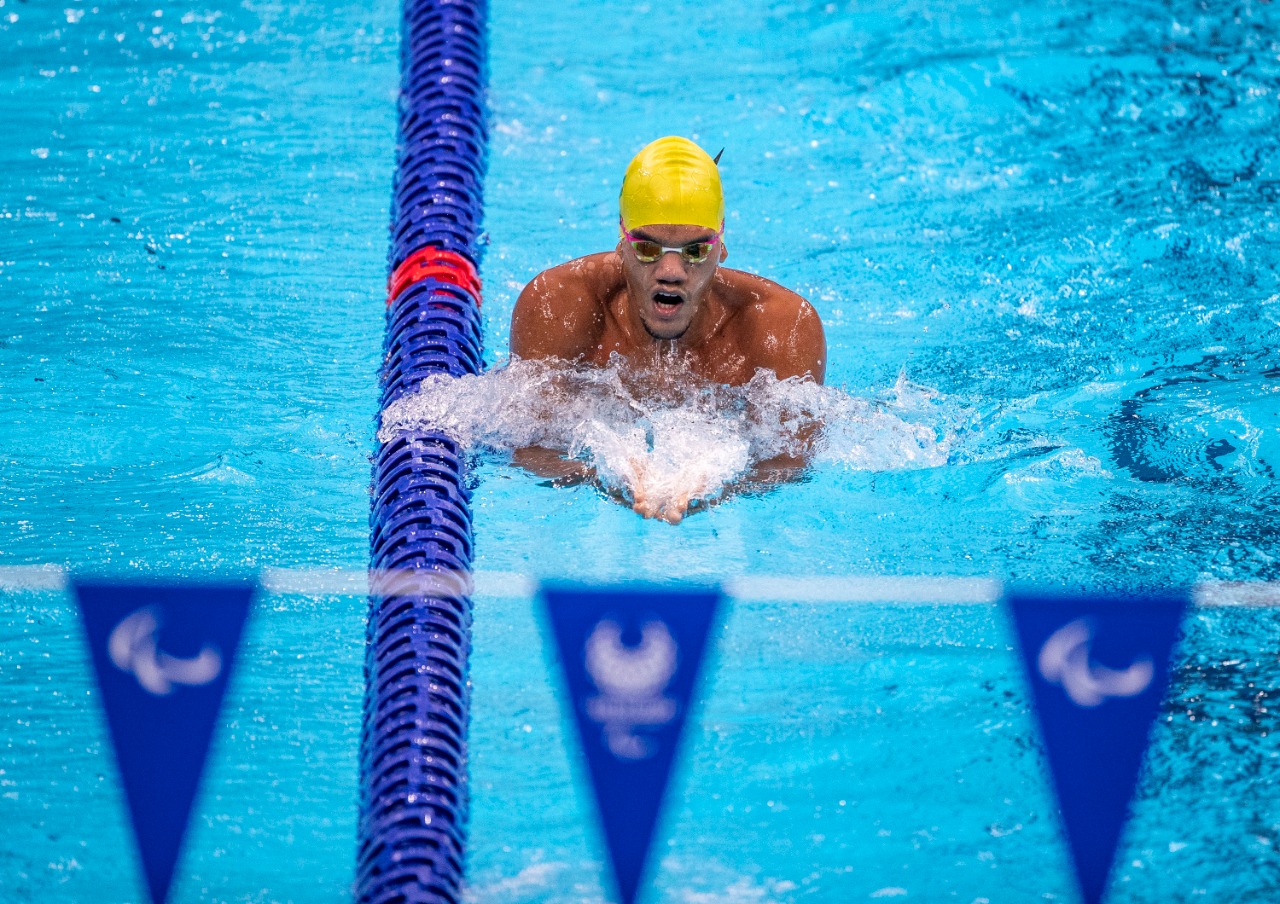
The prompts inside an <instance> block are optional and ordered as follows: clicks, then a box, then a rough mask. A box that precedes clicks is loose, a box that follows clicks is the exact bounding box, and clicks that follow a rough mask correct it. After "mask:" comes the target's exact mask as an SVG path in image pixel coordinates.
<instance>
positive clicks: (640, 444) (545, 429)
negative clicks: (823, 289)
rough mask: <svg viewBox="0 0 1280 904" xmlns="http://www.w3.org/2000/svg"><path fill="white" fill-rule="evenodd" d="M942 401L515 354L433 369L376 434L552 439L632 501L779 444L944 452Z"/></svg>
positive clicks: (880, 453)
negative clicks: (463, 368) (482, 368)
mask: <svg viewBox="0 0 1280 904" xmlns="http://www.w3.org/2000/svg"><path fill="white" fill-rule="evenodd" d="M934 407H936V406H935V402H934V398H933V396H932V394H930V393H928V392H927V391H923V390H920V389H919V388H917V387H914V386H912V385H910V384H909V383H907V382H906V381H905V379H904V380H900V381H899V384H898V385H897V386H896V387H894V390H893V392H892V393H890V394H889V397H888V398H884V399H865V398H858V397H855V396H852V395H849V394H848V393H846V392H843V391H841V390H839V389H836V388H833V387H828V386H819V385H817V384H816V383H813V382H811V381H802V380H798V379H790V380H778V379H777V378H776V377H775V376H773V374H771V373H767V372H765V371H760V372H758V373H757V374H756V376H755V378H754V379H752V380H751V381H750V382H749V383H747V384H746V385H744V386H739V387H731V386H723V385H720V384H712V383H707V382H706V381H703V380H699V379H697V378H695V377H692V376H691V375H689V374H688V373H685V372H679V371H674V372H673V371H664V372H660V373H653V372H648V373H643V372H637V371H635V370H633V369H631V368H629V367H627V366H625V365H624V364H623V363H622V362H621V361H615V362H614V363H613V364H611V365H610V366H608V367H603V368H596V367H570V366H567V365H563V364H550V363H547V362H540V361H513V362H511V363H510V364H508V365H507V366H505V367H501V368H497V369H494V370H490V371H488V372H486V373H483V374H480V375H478V376H464V377H458V378H454V377H449V376H447V375H443V374H442V375H438V376H433V377H430V378H428V379H427V380H424V381H423V383H422V385H421V386H420V387H419V388H418V390H417V391H416V392H414V393H412V394H410V395H407V396H405V397H403V398H401V399H399V400H398V401H396V402H395V403H393V404H392V405H390V406H389V407H388V408H387V410H386V411H385V412H384V413H383V418H382V427H381V429H380V430H379V432H378V438H379V439H380V440H381V441H382V442H388V441H390V440H391V439H393V438H394V437H395V436H397V435H398V434H400V433H402V432H406V431H415V430H439V431H442V432H444V433H447V434H449V435H450V436H452V437H453V438H454V439H456V440H457V441H458V442H460V443H462V444H463V445H466V446H471V447H487V448H490V449H495V450H499V451H514V450H517V449H521V448H525V447H530V446H541V447H543V448H548V449H555V450H558V451H561V452H563V453H564V454H565V455H566V456H567V457H569V458H572V459H577V460H579V461H581V462H583V463H585V464H586V465H588V466H589V467H590V468H591V469H592V470H593V471H594V472H595V475H596V478H597V479H598V480H599V482H600V484H601V485H602V486H603V487H604V488H605V489H606V490H610V491H614V492H617V493H618V494H620V495H622V496H623V497H624V498H626V499H629V500H633V501H634V500H636V499H638V498H639V497H641V496H643V497H644V498H647V499H650V500H653V499H670V498H681V499H685V500H695V499H712V498H715V497H716V496H718V495H719V494H720V493H721V492H723V491H724V489H725V488H726V487H728V486H729V485H731V484H733V483H734V482H736V481H739V480H741V479H743V478H744V477H747V476H748V475H749V473H750V472H751V469H752V467H753V466H754V465H756V464H758V463H760V462H764V461H766V460H768V459H772V458H775V457H777V456H807V457H808V459H809V460H810V461H814V462H818V463H821V462H832V463H837V464H839V465H842V466H844V467H846V468H849V469H851V470H893V469H899V468H908V467H932V466H936V465H940V464H943V463H945V462H946V459H947V452H948V447H949V444H950V443H949V440H948V439H947V438H943V437H940V436H939V431H938V430H937V429H936V428H935V427H934V426H933V425H932V424H930V423H929V419H930V417H932V419H933V420H938V414H937V412H936V410H933V409H934ZM906 418H910V420H907V419H906Z"/></svg>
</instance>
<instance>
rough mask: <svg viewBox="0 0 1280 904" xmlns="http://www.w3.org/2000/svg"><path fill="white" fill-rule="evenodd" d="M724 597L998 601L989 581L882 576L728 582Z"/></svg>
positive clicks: (803, 600)
mask: <svg viewBox="0 0 1280 904" xmlns="http://www.w3.org/2000/svg"><path fill="white" fill-rule="evenodd" d="M724 592H725V593H726V594H727V595H728V596H731V597H733V598H734V599H735V600H738V601H739V602H789V603H909V604H912V605H920V604H984V603H994V602H996V601H998V600H999V599H1000V593H1001V585H1000V582H999V581H996V580H992V579H990V578H944V577H929V576H910V577H887V576H881V575H865V576H863V575H859V576H854V575H850V576H847V577H841V576H836V575H823V576H820V577H805V576H803V575H793V576H782V575H777V576H774V575H746V576H743V577H736V578H729V579H728V580H726V581H725V582H724Z"/></svg>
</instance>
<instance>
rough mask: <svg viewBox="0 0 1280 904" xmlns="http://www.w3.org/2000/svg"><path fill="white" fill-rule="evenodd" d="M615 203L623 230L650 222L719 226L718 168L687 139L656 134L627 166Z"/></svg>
mask: <svg viewBox="0 0 1280 904" xmlns="http://www.w3.org/2000/svg"><path fill="white" fill-rule="evenodd" d="M618 206H619V208H620V209H621V211H622V228H623V229H626V230H628V231H630V230H632V229H638V228H640V227H641V226H652V225H654V224H655V223H666V224H671V225H692V226H705V227H706V228H707V229H715V230H719V229H720V227H721V226H723V225H724V192H723V191H722V190H721V188H720V170H719V169H718V168H717V167H716V163H715V161H714V160H712V159H711V157H710V155H708V154H707V152H706V151H704V150H703V149H702V148H700V147H698V146H697V145H696V144H694V143H693V142H692V141H690V140H689V139H687V138H677V137H675V136H674V135H671V136H668V137H666V138H659V139H658V140H657V141H654V142H652V143H651V144H649V145H647V146H646V147H645V149H644V150H642V151H641V152H640V153H639V154H636V156H635V158H634V159H632V161H631V165H630V166H628V167H627V174H626V175H625V176H623V177H622V194H621V196H620V197H619V199H618Z"/></svg>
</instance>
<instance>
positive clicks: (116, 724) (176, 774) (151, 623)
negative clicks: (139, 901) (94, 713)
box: [75, 581, 254, 904]
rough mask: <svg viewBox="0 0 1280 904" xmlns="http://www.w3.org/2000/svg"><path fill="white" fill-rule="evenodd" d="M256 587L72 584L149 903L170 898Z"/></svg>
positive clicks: (157, 902) (231, 585) (160, 903)
mask: <svg viewBox="0 0 1280 904" xmlns="http://www.w3.org/2000/svg"><path fill="white" fill-rule="evenodd" d="M253 589H254V588H253V587H252V586H251V585H248V584H225V585H224V584H218V585H213V584H196V585H188V586H181V585H160V584H103V583H91V582H86V581H76V582H75V591H76V596H77V597H78V599H79V603H80V617H81V620H82V621H83V622H84V627H85V634H86V637H87V639H88V643H89V648H90V650H91V651H92V656H93V665H94V670H95V671H96V672H97V675H98V685H99V687H100V688H101V691H102V705H103V709H104V710H105V711H106V716H107V725H108V728H109V729H110V732H111V741H112V744H113V745H114V746H115V751H116V762H117V763H118V764H119V767H120V780H121V782H122V784H123V785H124V791H125V797H126V799H127V800H128V803H129V815H130V817H131V818H132V821H133V831H134V836H135V837H136V838H137V841H138V852H139V854H140V855H141V858H142V868H143V873H144V874H145V876H146V880H147V887H148V889H149V891H150V893H151V900H152V901H154V902H156V904H162V902H163V901H164V900H165V898H166V897H168V894H169V885H170V883H171V882H172V880H173V871H174V866H175V865H176V864H177V860H178V854H179V853H180V851H181V848H182V838H183V835H184V833H185V832H186V828H187V818H188V816H189V814H190V812H191V804H192V802H193V801H194V799H195V795H196V789H197V787H198V785H199V782H200V773H201V771H202V770H203V768H204V761H205V755H206V754H207V753H208V750H209V742H210V739H211V738H212V735H213V726H214V722H215V720H216V718H217V715H218V709H219V707H220V705H221V703H222V695H223V692H224V691H225V690H226V688H227V679H228V676H229V675H230V672H231V665H232V663H233V662H234V660H235V653H236V647H237V646H238V645H239V643H240V635H241V631H242V629H243V627H244V621H245V616H246V615H247V614H248V611H249V601H250V598H251V597H252V595H253Z"/></svg>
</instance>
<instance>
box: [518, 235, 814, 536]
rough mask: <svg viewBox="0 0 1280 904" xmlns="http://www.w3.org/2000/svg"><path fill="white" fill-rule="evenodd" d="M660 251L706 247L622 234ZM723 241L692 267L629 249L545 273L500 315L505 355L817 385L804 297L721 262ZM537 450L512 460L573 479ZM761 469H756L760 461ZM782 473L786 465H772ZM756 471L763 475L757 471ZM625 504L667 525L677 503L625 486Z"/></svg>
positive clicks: (684, 504)
mask: <svg viewBox="0 0 1280 904" xmlns="http://www.w3.org/2000/svg"><path fill="white" fill-rule="evenodd" d="M632 235H634V236H635V237H636V238H640V239H647V240H650V241H655V242H658V243H659V244H661V245H663V246H666V247H682V246H684V245H687V244H689V243H691V242H699V241H707V240H709V239H711V238H712V236H713V235H714V231H713V230H710V229H706V228H704V227H701V226H688V225H658V226H644V227H640V228H637V229H633V230H632ZM726 256H727V249H726V248H725V245H724V243H723V241H721V242H719V243H717V244H716V245H714V246H712V249H711V254H710V255H708V256H707V259H706V260H704V261H702V262H701V263H689V262H688V261H685V260H684V258H683V257H682V256H681V255H680V254H679V253H677V252H675V251H668V252H666V253H665V254H663V255H662V257H660V258H659V259H658V260H656V261H653V262H651V263H645V262H643V261H641V260H639V259H637V258H636V255H635V251H634V249H633V248H632V247H631V245H630V243H629V242H627V241H624V240H620V241H619V242H618V247H617V248H616V249H615V250H613V251H607V252H603V253H600V254H592V255H588V256H587V257H582V258H578V259H577V260H573V261H569V262H568V263H565V264H561V265H560V266H558V267H552V268H551V269H550V270H547V271H545V272H543V273H541V274H539V275H538V277H537V278H536V279H534V280H533V281H532V282H531V283H529V285H527V286H526V287H525V289H524V291H523V292H521V293H520V298H519V299H518V300H517V301H516V306H515V311H514V313H513V314H512V318H511V354H512V356H513V357H515V358H524V359H553V358H558V359H561V360H564V361H567V362H572V363H577V364H592V365H596V366H603V365H605V364H607V363H608V362H609V359H610V356H612V355H614V354H618V355H621V356H622V357H623V358H624V359H626V361H627V362H628V364H630V365H633V366H634V369H635V371H636V372H637V373H638V374H645V373H649V374H652V375H655V377H657V376H658V375H671V374H672V373H673V372H675V373H679V372H683V373H685V374H687V375H688V376H689V377H690V378H693V379H697V378H701V379H704V380H708V381H711V382H716V383H725V384H729V385H742V384H744V383H746V382H747V381H749V380H750V379H751V378H752V377H753V376H755V374H756V371H757V370H760V369H764V370H767V371H772V372H773V373H774V374H775V375H777V377H778V379H786V378H788V377H801V378H808V379H812V380H815V381H817V382H819V383H821V382H822V381H823V378H824V376H825V374H826V356H827V352H826V339H825V337H824V336H823V332H822V322H821V320H819V318H818V314H817V312H816V311H814V309H813V307H812V306H811V305H810V304H809V302H808V301H806V300H805V299H804V298H802V297H800V296H799V295H797V294H796V293H794V292H792V291H790V290H788V289H785V288H783V287H782V286H780V285H778V284H777V283H774V282H771V281H770V280H767V279H764V278H762V277H759V276H753V275H751V274H749V273H743V272H742V271H740V270H731V269H729V268H728V267H721V266H720V264H721V262H722V261H723V260H724V259H725V257H726ZM553 459H558V455H556V454H555V453H551V452H550V451H549V450H538V449H528V450H522V451H521V453H519V454H518V455H517V457H516V460H517V462H519V463H520V464H521V465H523V466H525V467H527V468H529V469H530V470H532V471H534V472H536V473H538V474H542V475H543V476H548V477H555V478H561V479H569V480H573V479H585V478H587V477H588V476H589V475H588V474H586V473H585V469H584V468H583V467H582V466H577V467H576V468H575V465H578V463H574V462H563V460H562V459H558V460H559V461H560V462H561V464H562V465H563V467H562V466H561V465H557V464H554V463H553ZM766 464H768V463H766ZM772 466H773V468H774V469H779V468H781V469H785V467H786V463H772ZM766 469H768V468H766ZM635 494H636V498H635V500H634V502H633V507H634V508H635V509H636V511H638V512H640V513H641V514H643V515H645V516H646V517H660V518H663V519H665V520H668V521H679V520H680V519H681V518H682V517H683V516H684V514H685V511H686V509H687V508H688V506H689V500H688V499H684V500H680V499H676V500H657V501H654V500H646V499H644V498H643V488H641V487H637V488H636V493H635Z"/></svg>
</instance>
